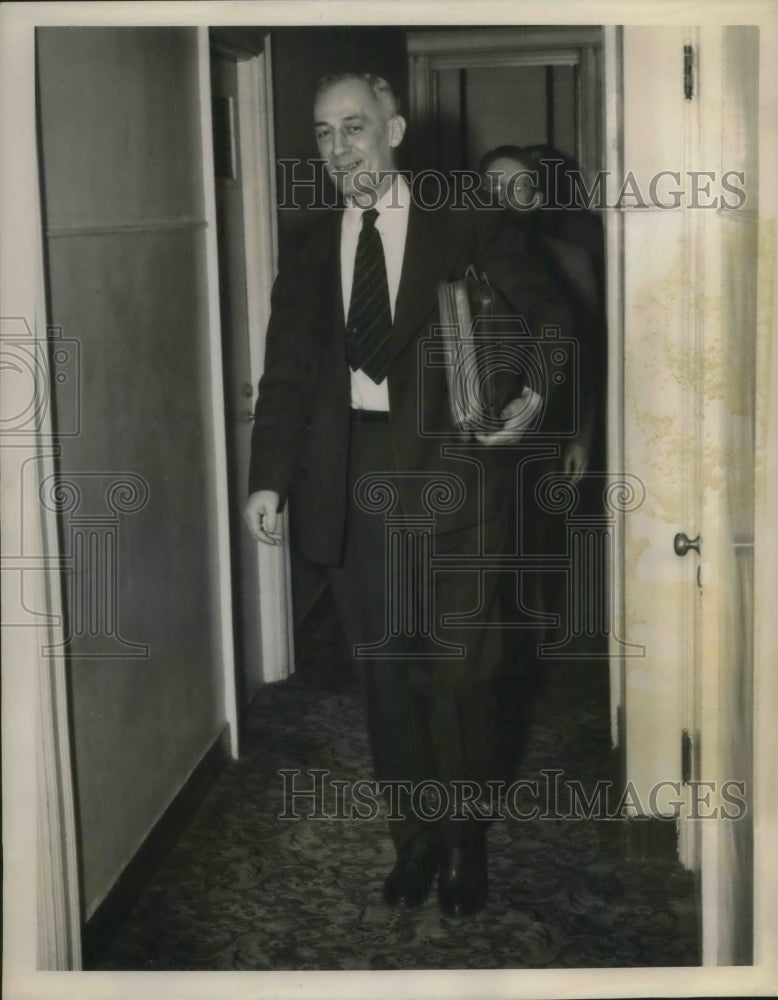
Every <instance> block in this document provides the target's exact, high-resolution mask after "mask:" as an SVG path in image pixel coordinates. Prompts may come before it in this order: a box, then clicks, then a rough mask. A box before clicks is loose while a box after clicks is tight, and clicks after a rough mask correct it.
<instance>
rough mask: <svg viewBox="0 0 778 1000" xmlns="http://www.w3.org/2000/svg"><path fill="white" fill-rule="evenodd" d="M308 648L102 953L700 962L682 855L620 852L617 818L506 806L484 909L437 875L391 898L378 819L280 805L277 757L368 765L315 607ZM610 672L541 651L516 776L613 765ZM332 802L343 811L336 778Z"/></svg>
mask: <svg viewBox="0 0 778 1000" xmlns="http://www.w3.org/2000/svg"><path fill="white" fill-rule="evenodd" d="M298 656H299V668H298V674H297V675H295V676H294V677H293V678H292V679H290V680H289V681H286V682H284V683H281V684H277V685H270V686H267V687H266V688H264V689H263V691H262V693H261V695H260V697H259V699H258V701H257V702H256V703H255V705H254V706H253V707H252V710H251V713H250V716H249V719H248V722H247V730H246V734H245V754H244V756H243V757H242V758H241V760H240V761H239V762H237V763H235V764H233V765H231V766H230V767H229V768H228V769H227V771H226V772H225V773H224V774H223V776H222V777H221V778H220V780H219V781H218V782H217V784H216V785H215V786H214V787H213V789H212V791H211V792H210V793H209V796H208V798H207V800H206V802H205V803H204V805H203V807H202V809H201V810H200V812H199V814H198V816H197V818H196V820H195V822H194V823H193V824H192V826H191V827H190V829H189V830H188V831H187V833H186V835H185V836H184V837H183V839H182V840H181V841H180V842H179V844H178V845H177V846H176V848H175V850H174V851H173V852H172V854H171V855H170V856H169V858H168V859H167V861H166V862H165V864H164V865H163V867H162V868H161V869H160V870H159V871H158V872H157V875H156V877H155V879H154V881H153V883H152V884H151V885H150V886H149V887H148V888H147V890H146V891H145V892H144V894H143V895H142V897H141V898H140V900H139V901H138V903H137V905H136V906H135V908H134V910H133V912H132V913H131V915H130V917H129V919H128V920H127V922H126V924H125V925H124V927H123V928H122V930H121V932H120V934H119V936H118V938H117V939H116V941H115V942H114V945H113V947H112V949H111V951H110V953H109V954H108V956H107V957H106V958H105V960H104V962H103V963H102V965H101V966H100V967H101V968H102V969H105V970H179V971H184V970H302V969H319V970H324V969H328V970H338V969H348V970H354V969H401V968H402V969H456V968H483V969H490V968H514V969H522V968H603V967H636V966H687V965H697V964H699V953H698V948H697V943H696V913H695V897H694V887H693V880H692V877H691V875H690V873H689V872H686V871H684V870H683V869H682V868H681V867H680V865H678V864H674V863H664V862H663V863H658V862H651V863H648V862H639V861H627V860H625V859H624V850H623V846H622V834H623V831H622V827H621V824H620V823H619V822H617V821H607V820H585V819H541V818H538V819H535V820H531V821H522V820H519V819H517V818H506V819H505V820H503V821H497V822H495V823H494V824H493V825H492V828H491V830H490V833H489V848H490V850H489V878H490V894H489V899H488V903H487V906H486V908H485V909H484V910H483V911H482V912H480V913H479V914H476V915H475V916H474V917H471V918H469V919H466V920H458V919H452V918H446V917H443V916H442V915H441V913H440V911H439V909H438V906H437V903H436V900H435V894H434V891H433V894H432V896H431V897H430V899H429V900H428V901H427V903H426V904H425V905H424V906H423V907H422V908H421V909H420V910H417V911H395V910H391V909H389V908H387V907H386V906H385V905H384V904H383V903H382V901H381V885H382V882H383V879H384V876H385V875H386V873H387V871H388V870H389V869H390V868H391V866H392V863H393V849H392V846H391V842H390V839H389V835H388V833H387V829H386V824H385V823H384V822H381V821H380V820H379V821H373V822H368V821H359V820H348V821H344V820H339V819H336V818H319V819H316V818H308V819H300V820H280V819H278V815H279V813H281V812H282V811H283V809H284V788H283V783H282V779H281V777H280V776H279V773H278V772H279V770H280V769H284V768H287V769H291V768H299V769H301V770H307V769H309V768H325V769H327V770H329V771H330V772H331V773H330V775H329V776H328V777H327V781H328V782H331V781H332V780H333V779H337V778H342V779H345V780H352V781H353V780H354V779H356V778H359V777H370V764H369V756H368V750H367V742H366V738H365V724H364V717H363V712H362V706H361V703H360V698H359V694H358V689H357V686H356V684H355V683H354V680H353V677H352V675H351V670H350V668H349V667H345V666H344V665H343V664H344V657H343V651H342V648H341V645H340V640H339V637H338V635H337V633H336V632H332V630H331V629H328V627H327V623H326V622H322V621H320V622H319V623H318V625H316V623H314V627H313V628H310V627H309V628H307V629H306V634H305V635H302V636H301V637H300V649H299V650H298ZM607 684H608V679H607V670H606V669H605V667H604V665H603V664H602V663H601V662H598V661H582V662H579V663H577V664H573V665H570V664H562V665H555V666H553V665H552V666H549V667H546V668H544V670H543V676H542V680H541V683H540V684H539V685H538V690H537V691H536V695H535V701H534V705H533V710H532V724H531V726H530V727H529V733H528V737H527V740H526V746H525V747H524V748H523V763H522V767H521V771H520V775H521V777H524V778H528V779H536V780H538V781H539V782H541V786H540V787H541V788H542V787H544V786H543V782H545V781H546V780H551V779H550V778H547V777H546V776H544V773H543V772H544V769H545V770H549V769H555V768H559V769H563V770H564V775H563V776H562V780H563V781H566V780H571V779H579V780H580V781H581V782H582V783H583V784H584V786H585V787H587V788H591V787H593V783H594V781H595V780H596V779H597V778H602V777H609V776H611V775H612V774H613V769H614V762H613V760H612V755H611V751H610V750H609V739H608V729H607V725H608V723H607ZM327 787H328V788H332V786H331V785H330V784H328V785H327ZM563 797H564V789H562V794H561V795H560V797H559V799H558V800H557V801H558V807H559V810H560V811H561V812H563V813H566V812H567V811H568V805H569V796H568V797H567V798H565V799H564V801H562V798H563ZM331 803H332V804H331V807H327V811H328V813H330V814H334V813H335V812H336V809H337V803H336V800H335V794H334V791H333V793H332V797H331ZM528 803H529V800H528ZM529 804H531V803H529ZM524 806H525V807H526V806H527V803H524ZM306 810H307V807H306ZM512 811H513V812H515V811H516V810H515V809H513V810H512Z"/></svg>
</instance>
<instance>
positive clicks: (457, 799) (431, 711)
mask: <svg viewBox="0 0 778 1000" xmlns="http://www.w3.org/2000/svg"><path fill="white" fill-rule="evenodd" d="M350 454H351V458H350V470H349V476H350V484H349V485H350V497H351V499H350V503H349V509H348V520H347V530H346V541H345V551H344V557H343V562H342V565H341V566H339V567H337V568H332V569H331V570H330V571H329V577H330V582H331V584H332V588H333V593H334V595H335V601H336V605H337V607H338V610H339V614H340V617H341V620H342V624H343V627H344V631H345V635H346V640H347V643H348V645H349V648H350V649H351V650H352V654H353V653H354V651H355V648H356V647H358V646H360V645H365V644H377V643H380V642H381V640H382V639H385V638H386V637H387V635H388V634H389V633H390V631H391V629H390V625H391V623H392V621H395V622H396V621H397V620H398V616H399V617H400V618H402V619H403V621H406V622H408V621H412V622H413V623H414V624H415V626H416V627H415V628H412V629H407V628H406V629H405V630H404V631H403V630H401V632H402V634H395V635H394V636H393V637H392V639H391V641H390V642H388V643H386V644H385V645H384V646H383V647H382V649H381V650H380V653H381V655H380V656H370V655H364V653H363V654H362V655H360V654H359V652H358V651H357V654H356V655H355V656H354V659H355V663H356V666H357V671H358V674H359V676H360V678H361V682H362V685H363V690H364V695H365V702H366V710H367V719H368V734H369V741H370V748H371V752H372V757H373V764H374V769H375V777H376V779H377V780H378V781H379V782H392V783H394V787H393V795H394V799H393V800H392V799H390V798H389V797H387V800H388V801H389V803H390V805H391V804H392V802H393V804H394V807H395V808H394V813H395V814H396V815H397V816H398V817H401V818H396V819H392V814H391V813H390V830H391V833H392V836H393V839H394V841H395V844H396V846H397V847H398V848H399V847H400V846H401V845H402V844H404V843H406V842H407V841H408V840H409V839H411V838H413V837H415V836H417V835H419V834H421V833H424V834H425V835H428V836H435V837H444V838H446V839H448V840H456V839H458V838H461V837H465V836H470V835H474V834H476V833H477V832H478V831H481V830H483V829H485V823H484V822H481V821H480V820H473V819H472V818H471V819H469V820H461V819H452V818H451V811H452V810H453V809H454V807H455V806H456V805H457V803H459V804H461V803H462V799H463V797H465V798H469V797H470V796H471V794H472V791H471V790H472V789H473V788H474V787H478V788H482V789H487V788H488V786H487V785H486V783H487V782H488V781H490V780H491V781H494V780H497V779H498V778H499V773H498V772H499V768H498V747H497V743H496V735H497V714H496V708H497V706H496V699H495V690H494V686H493V681H494V678H495V675H496V673H497V671H498V668H499V666H500V664H501V661H502V635H501V631H500V629H499V628H498V627H496V625H497V622H498V621H499V611H498V601H497V574H496V573H494V572H489V571H484V570H483V569H479V568H471V569H466V568H465V569H453V568H452V569H438V570H436V571H435V572H434V573H433V574H432V575H431V577H430V580H429V587H428V588H427V589H426V590H425V588H423V587H422V588H420V589H421V594H420V595H419V593H416V594H415V596H414V589H415V585H414V583H412V582H410V583H409V581H408V579H407V577H405V578H403V579H402V580H400V581H399V586H398V585H397V583H398V581H397V574H398V573H399V572H400V570H399V569H398V564H397V561H396V559H395V560H394V561H390V565H391V566H392V567H393V569H392V572H387V556H386V548H387V542H386V538H387V529H386V519H385V514H383V513H369V512H366V511H365V510H364V509H363V508H362V505H361V504H359V503H358V502H357V501H356V499H355V497H354V486H355V484H356V483H357V482H358V481H359V480H360V478H361V477H363V476H365V475H368V474H373V475H375V474H377V473H380V474H381V478H382V479H383V480H384V481H385V483H386V484H387V488H388V489H390V490H391V488H392V482H393V473H394V464H393V461H392V453H391V442H390V438H389V425H388V423H386V422H383V423H382V422H379V421H376V422H357V421H352V441H351V453H350ZM393 513H394V514H395V515H396V514H397V510H396V509H395V511H394V512H393ZM395 525H396V522H395ZM408 531H409V534H410V533H412V531H413V529H411V528H409V529H408ZM395 537H396V536H395ZM505 537H506V522H505V520H504V519H499V518H498V519H495V520H494V521H490V522H488V523H487V524H484V525H476V526H474V527H473V528H468V529H466V530H464V531H457V532H453V533H447V534H445V535H436V536H434V538H433V546H434V547H433V553H434V554H435V555H436V556H452V557H459V556H468V555H472V556H477V555H478V554H496V553H499V552H500V551H501V547H502V546H503V545H504V544H505ZM401 544H402V543H401ZM409 545H411V548H412V543H411V540H409ZM406 551H410V549H408V550H406ZM465 561H466V560H465ZM410 562H411V566H410V569H411V572H412V573H413V574H415V580H416V581H417V582H418V580H419V579H420V578H421V577H422V576H423V574H422V573H421V570H422V566H421V564H420V558H419V557H418V553H417V554H416V556H415V557H414V558H413V559H411V560H410ZM408 568H409V567H408V566H407V565H404V568H403V571H407V570H408ZM392 573H394V576H393V575H392ZM403 602H404V604H403ZM430 604H431V605H432V607H430V606H429V605H430ZM400 605H403V606H402V607H401V606H400ZM411 605H413V606H412V607H411ZM452 613H453V614H468V623H467V624H466V625H462V624H449V625H444V624H442V623H441V621H440V619H441V615H443V614H452ZM425 616H430V622H431V623H432V626H433V634H432V635H429V634H424V632H425V627H424V621H425ZM491 626H494V627H491ZM396 631H397V630H396V629H395V632H396ZM441 643H447V644H450V645H459V646H461V647H463V649H464V655H460V656H457V657H449V656H446V655H441V652H445V650H441ZM400 782H403V783H407V784H408V785H409V786H410V788H411V789H412V791H410V792H409V791H407V790H406V791H401V790H400V786H399V784H398V783H400ZM463 783H468V788H466V787H465V785H464V784H463ZM425 785H426V788H427V792H428V794H429V796H430V797H425V796H423V795H421V794H420V793H421V791H422V787H423V786H425ZM436 786H437V787H436ZM439 788H443V789H444V792H445V794H442V795H441V793H440V792H439ZM447 803H448V805H450V807H451V809H450V810H448V811H446V813H445V815H441V813H442V812H443V810H444V806H445V805H446V804H447Z"/></svg>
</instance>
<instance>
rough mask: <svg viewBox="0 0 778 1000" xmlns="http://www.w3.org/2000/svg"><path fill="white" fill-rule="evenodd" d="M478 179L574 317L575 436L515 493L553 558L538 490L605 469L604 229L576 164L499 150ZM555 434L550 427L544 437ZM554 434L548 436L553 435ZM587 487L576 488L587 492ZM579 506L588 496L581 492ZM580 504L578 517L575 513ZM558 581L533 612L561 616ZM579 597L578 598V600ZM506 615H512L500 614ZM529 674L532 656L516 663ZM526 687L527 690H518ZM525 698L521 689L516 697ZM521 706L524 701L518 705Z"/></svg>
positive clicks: (536, 542)
mask: <svg viewBox="0 0 778 1000" xmlns="http://www.w3.org/2000/svg"><path fill="white" fill-rule="evenodd" d="M479 169H480V173H481V175H482V179H483V181H484V184H485V186H486V187H487V188H488V189H490V190H491V192H492V193H493V194H495V195H496V197H497V200H498V201H499V203H500V205H502V207H503V208H504V210H505V215H506V219H507V220H508V223H509V225H510V226H511V227H512V228H513V231H514V232H515V233H516V234H517V239H518V240H519V241H520V242H521V245H522V246H525V247H529V248H530V249H531V252H532V253H533V255H535V256H537V257H541V258H542V259H543V260H544V261H545V262H546V265H547V268H548V271H549V274H550V275H551V276H552V278H553V281H554V283H555V285H556V287H557V288H559V289H561V290H562V291H563V293H564V295H565V298H566V300H567V301H568V302H569V304H570V306H571V308H572V309H573V310H574V312H575V337H576V339H577V342H578V348H579V351H578V355H579V364H578V367H577V370H576V377H577V379H578V390H579V391H578V397H579V399H580V409H579V412H578V415H577V418H578V425H577V428H575V429H576V431H577V433H575V434H572V433H570V432H571V428H570V427H568V426H560V427H558V428H556V430H558V431H559V432H560V436H559V437H558V441H557V452H558V457H556V458H554V457H551V458H547V459H544V460H540V461H536V462H533V463H531V464H529V465H527V466H526V474H525V476H524V482H523V489H522V490H521V491H520V500H521V513H520V517H519V521H520V533H521V536H522V544H523V545H524V546H526V547H527V549H528V550H529V551H531V552H533V553H534V554H536V555H554V554H557V553H558V552H559V551H560V548H563V547H564V545H565V544H566V542H565V538H566V536H565V519H564V517H563V516H560V515H559V514H554V513H553V512H552V511H549V510H544V509H542V508H541V507H540V506H539V505H538V501H537V496H536V486H537V485H538V483H539V482H540V480H541V479H542V478H543V477H544V476H546V475H548V474H550V473H554V472H557V473H558V472H562V473H564V474H565V475H566V476H567V477H568V478H569V481H570V482H571V484H573V485H576V484H578V483H579V482H580V481H581V479H582V477H583V476H584V473H585V472H586V471H587V469H588V468H589V467H590V465H592V464H593V465H594V467H595V468H596V469H602V468H603V467H604V464H603V463H604V454H603V446H604V440H605V425H604V405H603V400H604V398H605V321H604V301H603V300H604V278H603V272H604V240H603V232H602V224H601V222H600V220H599V218H597V216H595V215H594V213H592V212H590V211H587V210H586V209H585V208H584V207H583V206H582V205H580V204H579V198H578V197H577V191H576V185H575V182H574V178H575V176H576V175H577V176H580V170H579V167H578V164H577V163H576V162H575V160H574V159H573V158H572V157H571V156H569V155H567V154H565V153H562V152H561V151H560V150H558V149H556V148H554V147H552V146H548V145H538V146H525V147H520V146H512V145H503V146H498V147H496V148H494V149H491V150H489V151H488V152H487V153H485V154H484V156H483V157H482V159H481V164H480V168H479ZM553 430H554V428H553V425H552V424H551V423H550V424H549V431H550V432H552V431H553ZM552 436H553V435H552ZM585 485H586V483H585V482H584V483H583V484H582V487H585ZM582 502H583V504H588V505H592V504H593V503H594V502H595V501H594V499H593V497H589V496H588V495H587V494H586V490H585V489H583V491H582ZM581 509H582V508H581V506H579V512H580V510H581ZM559 582H560V581H559V580H558V579H557V578H555V577H554V576H553V575H551V574H544V573H543V572H542V571H541V572H539V573H537V574H536V575H535V579H534V585H533V587H532V592H533V598H532V602H533V605H534V607H535V609H536V610H543V611H545V612H553V613H555V614H558V613H560V612H561V610H562V604H563V602H562V600H561V598H562V594H561V592H560V590H559V587H558V584H559ZM576 596H577V597H578V598H580V597H582V596H583V595H576ZM503 597H504V601H505V603H506V605H508V606H509V605H510V604H511V603H513V605H514V606H515V595H514V594H513V592H512V591H511V590H510V588H509V587H505V588H504V593H503ZM506 617H510V612H509V611H506ZM544 638H546V639H548V638H549V636H547V635H546V634H545V632H544V630H543V629H539V630H538V631H537V633H536V634H535V636H534V643H533V644H534V645H535V646H537V644H538V643H540V642H542V641H543V639H544ZM519 658H520V659H521V661H522V663H523V664H524V666H525V668H529V669H530V670H532V669H533V668H534V667H536V666H537V664H536V663H535V664H534V665H533V662H532V660H533V658H532V656H530V655H527V653H526V652H525V653H524V655H522V656H521V657H519ZM524 686H525V687H526V685H524ZM525 693H526V692H525V691H522V698H523V697H524V694H525ZM524 703H525V704H526V700H525V701H524Z"/></svg>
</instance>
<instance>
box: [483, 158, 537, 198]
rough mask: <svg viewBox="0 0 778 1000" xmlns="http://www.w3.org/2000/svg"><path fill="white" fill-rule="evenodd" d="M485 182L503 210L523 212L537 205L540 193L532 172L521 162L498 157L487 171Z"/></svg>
mask: <svg viewBox="0 0 778 1000" xmlns="http://www.w3.org/2000/svg"><path fill="white" fill-rule="evenodd" d="M484 180H485V181H486V183H487V184H490V186H491V188H492V190H493V191H495V192H496V194H497V199H498V201H499V202H500V204H501V205H502V207H503V208H509V209H513V210H514V211H523V210H526V209H530V208H534V207H535V206H536V205H537V202H538V193H537V189H536V187H535V184H534V180H533V176H532V171H530V170H529V169H528V167H527V166H526V165H525V164H524V163H522V162H521V160H516V159H513V158H512V157H507V156H500V157H498V158H497V159H496V160H493V161H492V163H491V164H490V165H489V167H488V168H487V169H486V171H485V177H484Z"/></svg>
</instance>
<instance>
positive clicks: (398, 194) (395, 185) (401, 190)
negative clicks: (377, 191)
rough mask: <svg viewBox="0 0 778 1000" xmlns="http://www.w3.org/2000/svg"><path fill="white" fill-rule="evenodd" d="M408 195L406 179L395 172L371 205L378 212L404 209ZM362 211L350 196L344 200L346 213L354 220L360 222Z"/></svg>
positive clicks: (407, 201) (406, 206) (406, 205)
mask: <svg viewBox="0 0 778 1000" xmlns="http://www.w3.org/2000/svg"><path fill="white" fill-rule="evenodd" d="M409 195H410V188H409V187H408V181H407V180H406V179H405V177H403V175H402V174H401V173H399V172H397V173H394V174H393V175H392V183H391V184H390V185H389V187H388V188H387V189H386V191H384V193H383V194H382V195H381V197H380V198H379V199H378V201H376V203H375V205H373V206H371V207H373V208H375V209H377V211H378V213H379V214H380V213H381V212H394V211H406V210H407V208H408V205H409V201H410V199H409ZM363 211H365V210H364V209H363V208H362V207H361V206H360V205H357V204H356V202H355V201H354V200H353V199H352V198H348V199H347V200H346V214H347V215H349V216H350V217H351V219H353V221H354V222H360V223H361V220H362V213H363Z"/></svg>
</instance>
